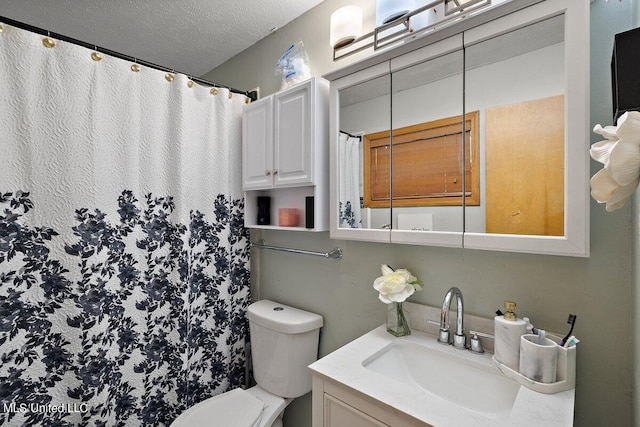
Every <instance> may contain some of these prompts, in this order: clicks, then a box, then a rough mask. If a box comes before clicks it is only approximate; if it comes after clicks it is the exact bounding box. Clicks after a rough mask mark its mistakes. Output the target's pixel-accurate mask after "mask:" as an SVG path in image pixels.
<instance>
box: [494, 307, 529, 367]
mask: <svg viewBox="0 0 640 427" xmlns="http://www.w3.org/2000/svg"><path fill="white" fill-rule="evenodd" d="M504 309H505V313H504V315H501V316H496V317H495V318H494V319H493V320H494V328H495V329H494V334H495V348H494V357H495V359H496V361H498V362H500V363H502V364H503V365H506V366H508V367H509V368H511V369H513V370H514V371H516V372H518V369H519V365H520V337H521V336H522V335H524V334H525V333H526V331H527V329H526V328H527V322H525V321H524V320H522V319H518V316H517V315H516V312H515V310H516V303H515V302H513V301H505V302H504Z"/></svg>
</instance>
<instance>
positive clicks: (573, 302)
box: [204, 0, 640, 427]
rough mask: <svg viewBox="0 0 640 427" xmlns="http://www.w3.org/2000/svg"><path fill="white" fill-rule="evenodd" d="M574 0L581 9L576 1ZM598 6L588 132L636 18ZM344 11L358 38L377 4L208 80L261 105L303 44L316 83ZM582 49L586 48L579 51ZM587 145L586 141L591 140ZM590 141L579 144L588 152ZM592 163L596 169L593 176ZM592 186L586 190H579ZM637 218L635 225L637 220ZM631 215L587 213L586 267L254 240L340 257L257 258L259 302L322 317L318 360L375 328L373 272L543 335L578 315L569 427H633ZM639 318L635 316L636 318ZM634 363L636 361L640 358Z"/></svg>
mask: <svg viewBox="0 0 640 427" xmlns="http://www.w3.org/2000/svg"><path fill="white" fill-rule="evenodd" d="M576 1H579V0H576ZM633 2H635V0H623V1H622V2H618V1H611V2H609V3H606V2H605V0H595V1H594V2H593V3H592V4H591V12H592V17H591V26H592V27H591V28H592V29H591V34H592V35H591V56H592V58H591V81H592V84H591V125H592V126H593V125H595V124H596V123H601V124H603V125H605V124H610V122H611V94H610V92H611V89H610V73H609V62H610V58H611V47H612V37H613V34H615V33H617V32H620V31H624V30H626V29H629V28H631V25H632V24H633V22H634V21H633V19H634V18H633V17H634V15H636V16H637V11H636V9H635V8H634V9H633V10H632V8H633V7H634V6H633V5H632V4H631V3H633ZM346 4H357V5H360V6H362V7H363V9H364V11H365V29H370V28H372V27H373V20H374V17H373V16H374V14H375V11H374V8H375V6H374V4H375V2H368V1H366V2H365V1H364V0H358V1H349V2H343V1H337V0H326V1H324V2H323V3H321V4H320V5H319V6H317V7H316V8H314V9H313V10H311V11H310V12H308V13H307V14H305V15H303V16H302V17H301V18H299V19H298V20H296V21H294V22H293V23H291V24H289V25H288V26H286V27H284V28H282V29H280V30H278V31H277V32H276V33H274V34H272V35H270V36H269V37H267V38H266V39H264V40H262V41H260V42H259V43H257V44H256V45H254V46H253V47H251V48H249V49H247V50H246V51H245V52H243V53H241V54H240V55H238V56H236V57H234V58H232V59H231V60H229V61H228V62H227V63H225V64H223V65H221V66H220V67H218V68H217V69H215V70H212V71H211V72H210V73H208V74H207V75H205V76H204V77H205V78H209V79H212V80H214V81H219V82H224V83H225V84H229V85H231V86H233V87H238V88H247V89H249V88H253V87H256V86H260V87H261V88H262V93H263V95H266V94H269V93H272V92H274V91H276V90H277V89H279V82H278V80H277V78H276V77H275V76H274V65H275V62H276V60H277V59H278V58H279V56H280V55H281V54H282V52H284V50H285V49H286V48H287V47H288V46H289V45H290V44H291V43H292V42H295V41H297V40H300V39H301V40H303V41H304V44H305V46H306V49H307V52H308V54H309V57H310V61H311V70H312V72H313V74H314V75H322V74H324V73H326V72H328V71H330V70H333V69H336V68H339V67H343V66H344V65H346V64H347V63H348V62H350V61H348V62H342V61H341V62H338V63H333V62H332V61H331V51H330V48H329V43H328V26H329V16H330V14H331V13H332V12H333V11H334V10H335V9H337V8H339V7H341V6H343V5H346ZM585 42H587V41H585ZM597 140H598V138H597V136H596V135H594V136H593V137H592V140H591V141H590V142H589V143H593V142H596V141H597ZM589 143H587V142H585V150H587V149H588V145H589ZM598 169H599V165H597V164H595V163H594V162H592V173H595V172H596V171H597V170H598ZM585 185H587V183H585ZM639 209H640V208H636V209H635V211H634V212H635V213H634V218H637V216H636V215H637V211H638V210H639ZM631 213H632V209H631V207H630V206H626V207H624V208H622V209H620V210H619V211H616V212H614V213H606V212H605V210H604V208H603V206H600V205H598V204H596V203H595V202H593V203H592V205H591V248H592V250H591V257H590V258H587V259H581V258H566V257H554V256H544V255H527V254H511V253H502V252H490V251H472V250H459V249H444V248H435V247H419V246H409V245H391V244H372V243H360V242H351V241H334V240H330V239H329V235H328V233H307V232H291V231H265V232H262V233H258V232H253V233H252V237H253V238H254V239H257V238H259V237H260V234H261V236H262V237H263V238H264V239H265V240H266V241H267V242H268V243H269V244H273V245H282V246H290V247H296V248H303V249H310V250H322V251H324V250H328V249H330V248H333V247H334V246H340V247H341V248H342V250H343V252H344V258H343V259H342V260H340V261H329V260H324V259H321V258H316V257H309V256H302V255H295V254H287V253H281V252H273V251H263V252H256V251H254V252H253V254H252V255H253V276H254V282H253V287H254V297H255V298H270V299H274V300H278V301H280V302H282V303H285V304H290V305H293V306H297V307H300V308H303V309H306V310H310V311H314V312H317V313H319V314H321V315H323V316H324V318H325V327H324V329H323V334H322V340H321V346H320V351H321V354H322V355H325V354H327V353H329V352H331V351H333V350H335V349H336V348H338V347H340V346H342V345H343V344H345V343H347V342H349V341H350V340H352V339H354V338H356V337H358V336H359V335H361V334H363V333H365V332H367V331H369V330H370V329H372V328H374V327H376V326H378V325H380V324H382V323H383V322H384V319H385V307H384V305H383V304H382V303H380V302H379V301H378V299H377V295H376V292H375V291H374V290H373V289H372V287H371V285H372V282H373V280H374V279H375V278H376V277H377V276H378V275H379V269H380V264H382V263H388V264H389V265H392V266H394V267H406V268H408V269H410V270H411V271H412V272H414V273H415V274H416V275H417V276H418V277H419V278H420V279H421V280H422V281H423V282H424V284H425V288H424V290H423V291H422V292H419V293H417V294H415V296H413V297H412V298H411V300H412V301H414V302H418V303H424V304H429V305H439V304H441V301H442V297H443V296H444V293H445V291H446V290H447V289H448V288H449V287H450V286H454V285H455V286H458V287H460V288H461V289H462V291H463V292H464V296H465V309H466V311H467V312H468V313H471V314H476V315H480V316H484V317H492V316H493V313H494V311H495V310H496V309H497V308H500V307H501V306H502V302H503V300H505V299H510V300H514V301H517V302H518V307H519V310H518V314H519V315H520V316H529V317H530V318H531V319H532V321H533V323H534V324H535V325H537V326H539V327H543V328H546V329H548V330H552V331H560V332H562V331H565V330H566V329H567V324H566V321H567V315H568V313H575V314H577V315H578V320H577V324H576V329H575V335H576V336H577V337H579V338H580V339H581V343H580V344H579V352H578V380H577V389H576V425H579V426H604V425H607V426H628V425H632V420H633V411H632V401H633V399H632V391H633V390H634V374H635V369H634V363H633V360H632V350H633V348H634V342H632V340H633V338H632V337H634V336H635V335H637V334H636V328H635V325H634V323H639V322H638V321H636V322H633V321H632V308H633V306H634V304H633V303H632V301H633V300H632V297H633V298H634V299H635V300H638V298H640V297H638V296H636V294H635V292H633V291H632V285H633V284H634V282H636V283H640V276H639V275H638V274H634V271H633V268H634V266H635V263H634V262H633V260H634V259H635V258H632V256H633V255H634V251H633V249H634V248H639V247H640V242H639V241H638V240H639V239H638V225H637V224H635V221H634V226H633V230H634V231H635V233H633V236H634V237H633V238H632V237H631V236H632V233H631V231H632V224H631ZM639 317H640V316H639ZM638 353H640V351H639V352H638ZM310 413H311V399H310V396H309V395H307V396H305V397H303V398H300V399H297V400H296V401H294V403H292V405H291V406H290V407H289V409H287V413H286V415H285V425H286V426H288V427H303V426H310V425H311V422H310Z"/></svg>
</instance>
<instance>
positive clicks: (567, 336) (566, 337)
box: [560, 314, 578, 347]
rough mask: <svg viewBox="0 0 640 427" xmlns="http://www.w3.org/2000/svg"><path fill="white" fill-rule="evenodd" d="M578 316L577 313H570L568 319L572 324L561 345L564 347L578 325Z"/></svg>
mask: <svg viewBox="0 0 640 427" xmlns="http://www.w3.org/2000/svg"><path fill="white" fill-rule="evenodd" d="M577 317H578V316H577V315H575V314H569V318H568V319H567V323H568V324H570V325H571V329H569V333H568V334H567V335H566V336H565V337H564V338H563V339H562V343H561V344H560V346H561V347H564V344H565V343H566V342H567V340H568V339H569V337H570V336H571V333H572V332H573V327H574V326H575V325H576V318H577Z"/></svg>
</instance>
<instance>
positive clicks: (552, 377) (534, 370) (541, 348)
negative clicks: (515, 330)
mask: <svg viewBox="0 0 640 427" xmlns="http://www.w3.org/2000/svg"><path fill="white" fill-rule="evenodd" d="M557 370H558V344H556V343H555V342H554V341H552V340H550V339H549V338H542V339H540V337H538V336H537V335H534V334H524V335H522V336H521V337H520V373H521V374H522V375H524V376H525V377H527V378H529V379H532V380H534V381H537V382H540V383H545V384H550V383H554V382H556V373H557Z"/></svg>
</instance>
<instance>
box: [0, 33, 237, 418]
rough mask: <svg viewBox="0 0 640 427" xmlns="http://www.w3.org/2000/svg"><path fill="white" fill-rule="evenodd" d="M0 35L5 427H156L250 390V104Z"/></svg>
mask: <svg viewBox="0 0 640 427" xmlns="http://www.w3.org/2000/svg"><path fill="white" fill-rule="evenodd" d="M2 25H3V31H2V32H0V424H1V425H9V426H21V425H28V426H81V425H83V426H84V425H91V426H138V425H148V426H161V425H168V424H170V423H171V421H172V420H173V419H174V418H175V417H176V416H177V415H178V414H179V413H180V412H181V411H182V410H184V409H185V408H186V407H188V406H191V405H192V404H193V403H195V402H197V401H200V400H202V399H204V398H207V397H209V396H213V395H216V394H219V393H222V392H224V391H226V390H228V389H230V388H235V387H237V386H239V385H241V384H242V383H243V381H244V365H245V355H244V344H245V342H244V341H245V336H246V334H247V330H248V327H247V321H246V319H245V309H246V306H247V305H248V303H249V270H248V259H249V243H248V233H247V231H246V230H245V229H244V227H243V201H242V195H241V186H240V182H239V179H240V175H239V170H240V138H241V111H242V105H243V104H244V103H245V97H244V96H240V95H232V94H230V93H229V92H228V91H227V90H225V89H218V90H217V91H215V90H213V91H211V90H210V89H208V88H203V87H200V86H198V85H192V83H191V82H189V80H188V78H187V77H186V76H182V75H165V73H163V72H160V71H157V70H152V69H147V68H144V67H142V69H140V70H139V71H135V70H136V69H137V67H132V64H131V63H127V62H126V61H123V60H119V59H116V58H112V57H109V56H106V55H102V56H103V57H102V59H101V60H97V59H98V57H97V56H95V55H93V57H92V55H91V54H92V52H91V51H90V50H87V49H84V48H81V47H78V46H76V45H72V44H69V43H64V42H61V41H55V47H47V46H45V44H43V40H42V37H41V36H39V35H36V34H33V33H30V32H27V31H23V30H19V29H16V28H13V27H10V26H8V25H4V24H2ZM48 45H49V46H50V44H48Z"/></svg>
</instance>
